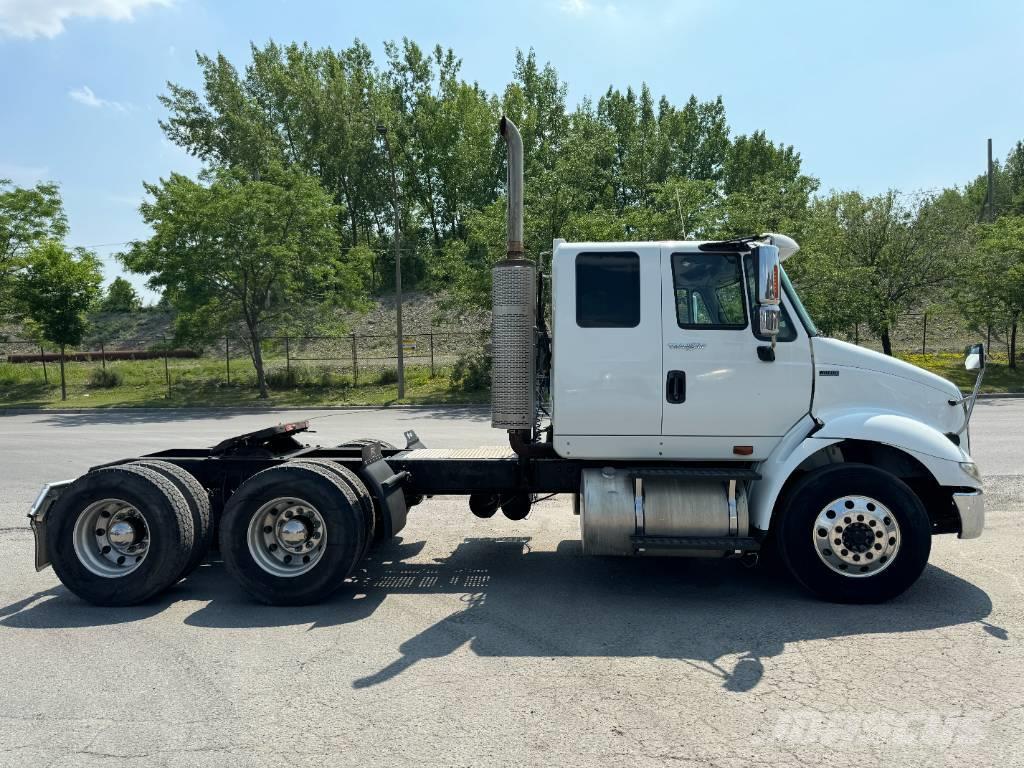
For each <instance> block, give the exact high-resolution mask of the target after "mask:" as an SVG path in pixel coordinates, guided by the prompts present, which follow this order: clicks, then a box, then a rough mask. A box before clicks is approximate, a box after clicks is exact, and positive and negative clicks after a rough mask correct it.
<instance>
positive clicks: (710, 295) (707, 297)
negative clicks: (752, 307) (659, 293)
mask: <svg viewBox="0 0 1024 768" xmlns="http://www.w3.org/2000/svg"><path fill="white" fill-rule="evenodd" d="M672 280H673V283H674V288H675V297H676V322H677V323H678V324H679V327H680V328H690V329H705V330H740V329H743V328H746V327H747V310H746V302H744V300H743V276H742V273H741V271H740V257H739V255H738V254H735V253H727V254H721V253H673V254H672Z"/></svg>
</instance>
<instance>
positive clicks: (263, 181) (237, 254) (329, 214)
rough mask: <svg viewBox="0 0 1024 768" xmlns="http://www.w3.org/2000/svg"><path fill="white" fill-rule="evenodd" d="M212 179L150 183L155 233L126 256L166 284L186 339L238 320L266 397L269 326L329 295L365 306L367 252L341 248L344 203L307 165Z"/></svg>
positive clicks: (223, 173)
mask: <svg viewBox="0 0 1024 768" xmlns="http://www.w3.org/2000/svg"><path fill="white" fill-rule="evenodd" d="M209 182H210V183H209V184H201V183H199V182H196V181H193V180H191V179H189V178H187V177H185V176H181V175H179V174H174V175H172V176H171V178H170V179H168V180H165V181H161V183H160V184H147V185H146V191H147V192H148V193H149V194H150V195H151V196H152V198H153V200H152V201H151V202H150V201H147V202H145V203H143V204H142V207H141V211H142V216H143V219H144V220H145V221H146V223H147V224H149V225H150V226H151V227H152V228H153V230H154V234H153V237H151V238H150V239H149V240H146V241H141V242H135V243H133V244H132V246H131V249H130V250H129V251H128V252H127V253H123V254H120V258H121V260H122V262H123V263H124V264H125V266H126V267H127V268H128V269H129V270H131V271H132V272H138V273H147V274H150V275H151V277H150V278H149V285H150V286H152V287H153V288H155V289H163V290H164V292H165V295H166V296H167V298H168V301H169V302H170V304H171V305H172V306H173V307H174V308H175V309H177V311H178V316H177V321H176V322H177V333H178V335H179V337H181V338H186V339H194V340H209V339H211V338H212V337H214V336H217V335H220V334H222V333H223V332H224V330H225V329H227V328H240V329H241V334H240V337H241V338H242V340H243V341H244V342H245V343H246V346H247V347H248V350H249V353H250V356H251V358H252V362H253V366H254V368H255V369H256V379H257V383H258V386H259V391H260V397H262V398H265V397H267V396H268V392H267V383H266V376H265V372H264V365H263V352H262V343H263V340H264V338H265V337H266V336H267V334H268V333H269V332H270V331H271V329H273V328H275V327H277V328H280V327H282V325H284V324H287V323H288V322H291V321H294V320H296V319H298V318H301V317H302V316H303V315H304V314H308V313H310V312H311V311H312V310H314V309H316V308H319V307H320V306H322V305H324V304H327V303H337V304H341V305H344V306H353V305H356V304H358V303H359V302H360V301H361V300H362V298H363V296H364V295H365V291H366V282H365V281H366V274H365V271H366V264H365V261H364V259H363V254H362V252H356V253H355V254H354V256H355V257H354V258H352V256H353V254H349V253H342V252H341V251H340V250H339V248H338V236H337V234H336V231H335V223H336V221H337V216H338V211H337V208H336V206H334V205H333V204H332V202H331V199H330V197H329V196H328V195H327V193H326V192H324V190H323V189H322V188H321V186H320V185H319V184H318V183H317V181H316V180H315V179H313V178H312V177H310V176H308V175H307V174H305V173H303V172H302V171H301V170H299V169H297V168H292V169H287V170H286V169H281V168H279V167H278V168H272V167H271V168H268V169H267V170H266V171H265V172H264V173H263V174H262V175H261V178H260V179H258V180H256V179H252V178H250V177H248V176H247V174H246V173H245V172H244V171H242V170H234V171H232V170H224V169H219V170H216V171H214V172H212V173H211V174H209Z"/></svg>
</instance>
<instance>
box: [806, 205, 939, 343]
mask: <svg viewBox="0 0 1024 768" xmlns="http://www.w3.org/2000/svg"><path fill="white" fill-rule="evenodd" d="M942 213H943V207H942V206H940V205H937V204H936V201H935V200H934V199H932V198H926V199H924V200H923V201H920V202H918V204H917V205H916V207H911V205H909V204H908V203H907V202H906V200H905V199H904V198H901V197H900V196H899V195H898V194H897V193H896V192H894V191H889V192H887V193H886V194H884V195H877V196H875V197H864V196H863V195H861V194H860V193H858V192H843V193H833V194H831V195H829V196H828V197H826V198H822V199H819V200H816V201H815V202H814V204H813V205H812V206H811V212H810V218H809V220H808V224H807V233H806V236H805V240H804V242H803V250H802V251H801V252H800V254H798V255H797V256H796V257H795V258H794V259H793V261H792V263H791V265H787V266H788V267H789V268H791V270H792V272H793V273H794V279H795V280H796V281H798V282H799V284H800V288H801V295H802V296H803V298H804V299H805V301H806V302H807V305H808V308H809V309H810V311H811V313H812V314H813V315H814V316H815V318H817V319H818V320H819V321H820V322H821V328H822V330H823V331H825V332H826V333H830V332H834V331H837V330H841V329H848V328H850V327H851V326H853V325H854V324H855V323H866V324H867V325H868V327H869V328H870V329H871V331H872V332H873V333H875V334H876V335H877V336H878V337H879V338H880V339H881V341H882V349H883V351H884V352H885V353H886V354H887V355H891V354H892V340H891V332H892V329H893V327H894V326H895V324H896V322H897V321H898V320H899V318H900V317H901V316H902V315H904V314H906V313H907V312H908V311H910V310H912V309H914V308H916V307H919V306H920V305H921V304H922V302H923V301H924V300H925V299H926V298H927V297H928V296H929V294H930V293H931V292H933V291H935V290H936V289H937V288H939V287H941V286H945V285H948V284H949V282H950V280H951V278H952V261H951V257H952V254H953V252H954V251H955V249H956V245H957V242H956V241H955V240H954V239H953V238H952V237H951V233H950V232H949V230H948V228H947V227H946V226H945V225H944V224H943V221H942Z"/></svg>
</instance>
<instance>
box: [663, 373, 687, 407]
mask: <svg viewBox="0 0 1024 768" xmlns="http://www.w3.org/2000/svg"><path fill="white" fill-rule="evenodd" d="M665 400H666V401H668V402H670V403H685V402H686V371H669V372H668V376H667V377H666V378H665Z"/></svg>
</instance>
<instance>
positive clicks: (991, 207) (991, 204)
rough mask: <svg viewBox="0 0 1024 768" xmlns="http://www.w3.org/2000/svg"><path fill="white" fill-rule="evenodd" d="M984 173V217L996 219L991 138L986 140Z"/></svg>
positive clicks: (989, 219) (991, 219) (990, 219)
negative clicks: (986, 156)
mask: <svg viewBox="0 0 1024 768" xmlns="http://www.w3.org/2000/svg"><path fill="white" fill-rule="evenodd" d="M986 173H987V174H988V195H987V201H988V211H987V214H988V215H987V216H986V219H987V220H988V221H995V220H996V200H995V186H994V184H995V182H994V180H993V178H992V139H989V140H988V166H987V167H986Z"/></svg>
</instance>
